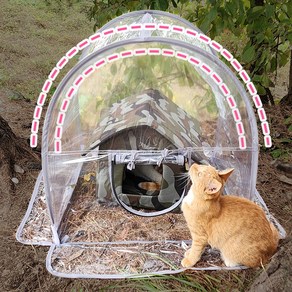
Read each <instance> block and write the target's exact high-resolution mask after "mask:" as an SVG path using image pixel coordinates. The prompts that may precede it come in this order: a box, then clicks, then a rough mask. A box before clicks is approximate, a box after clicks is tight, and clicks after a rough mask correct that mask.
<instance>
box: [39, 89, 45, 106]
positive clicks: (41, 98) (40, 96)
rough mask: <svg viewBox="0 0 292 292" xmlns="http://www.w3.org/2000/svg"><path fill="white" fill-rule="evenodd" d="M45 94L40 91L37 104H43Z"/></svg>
mask: <svg viewBox="0 0 292 292" xmlns="http://www.w3.org/2000/svg"><path fill="white" fill-rule="evenodd" d="M46 98H47V95H46V94H45V93H44V92H41V93H40V95H39V98H38V101H37V104H38V105H40V106H43V105H44V104H45V101H46Z"/></svg>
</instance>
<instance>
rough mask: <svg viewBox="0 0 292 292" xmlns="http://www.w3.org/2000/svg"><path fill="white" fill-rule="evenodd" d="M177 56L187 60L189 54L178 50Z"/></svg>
mask: <svg viewBox="0 0 292 292" xmlns="http://www.w3.org/2000/svg"><path fill="white" fill-rule="evenodd" d="M176 56H177V57H178V58H179V59H183V60H185V59H187V58H188V55H187V54H184V53H182V52H177V53H176Z"/></svg>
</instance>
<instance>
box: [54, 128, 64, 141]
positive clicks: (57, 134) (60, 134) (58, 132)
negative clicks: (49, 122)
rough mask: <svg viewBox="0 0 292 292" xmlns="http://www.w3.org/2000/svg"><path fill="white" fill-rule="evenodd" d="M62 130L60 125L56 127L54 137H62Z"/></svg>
mask: <svg viewBox="0 0 292 292" xmlns="http://www.w3.org/2000/svg"><path fill="white" fill-rule="evenodd" d="M62 131H63V128H62V127H61V126H57V127H56V131H55V138H56V139H61V138H62Z"/></svg>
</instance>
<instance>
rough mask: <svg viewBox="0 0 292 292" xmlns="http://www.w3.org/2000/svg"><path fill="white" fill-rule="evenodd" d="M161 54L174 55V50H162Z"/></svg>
mask: <svg viewBox="0 0 292 292" xmlns="http://www.w3.org/2000/svg"><path fill="white" fill-rule="evenodd" d="M162 55H164V56H174V51H173V50H165V49H164V50H162Z"/></svg>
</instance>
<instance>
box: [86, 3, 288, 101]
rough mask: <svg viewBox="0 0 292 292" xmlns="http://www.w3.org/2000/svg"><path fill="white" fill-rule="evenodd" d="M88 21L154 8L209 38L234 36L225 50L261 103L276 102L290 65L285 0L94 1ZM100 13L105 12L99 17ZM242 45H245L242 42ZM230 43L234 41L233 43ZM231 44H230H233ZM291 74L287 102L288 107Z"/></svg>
mask: <svg viewBox="0 0 292 292" xmlns="http://www.w3.org/2000/svg"><path fill="white" fill-rule="evenodd" d="M93 3H94V5H93V6H92V7H91V9H90V13H89V17H90V19H93V20H94V21H95V27H100V26H102V25H103V24H105V23H106V22H107V21H109V20H111V19H113V18H114V17H116V16H119V15H121V14H123V13H125V12H128V11H133V10H141V9H158V10H164V11H169V12H174V13H176V14H179V15H181V16H182V17H184V18H186V19H187V20H189V21H190V22H193V23H194V24H195V25H196V26H198V27H199V28H200V29H201V30H202V31H203V32H204V33H206V34H208V35H209V36H210V37H211V38H212V39H218V38H219V39H222V37H224V35H226V34H229V35H232V37H233V38H235V39H236V40H237V42H238V43H239V44H240V45H237V46H236V48H235V50H234V47H233V46H228V43H227V44H226V46H227V48H228V49H230V51H231V52H232V53H233V54H235V57H236V58H237V59H238V60H239V62H240V63H241V64H243V65H244V68H245V69H248V70H249V72H250V75H251V77H252V80H253V82H254V83H255V85H256V88H257V90H258V92H259V94H260V95H261V97H262V98H263V101H264V102H267V101H270V103H272V104H274V99H273V96H272V94H271V91H270V89H269V88H270V87H273V86H274V83H273V80H272V77H274V76H275V74H276V73H277V69H278V68H280V67H283V66H285V65H286V64H287V62H288V61H289V55H290V51H291V48H290V46H291V42H292V20H291V15H292V4H291V1H289V0H283V1H277V0H266V1H264V0H251V1H249V0H241V1H232V0H207V1H201V0H194V1H187V0H144V1H134V0H132V1H124V0H117V1H116V0H115V1H110V0H95V1H93ZM100 11H103V13H100ZM243 42H244V45H242V43H243ZM233 44H234V43H233ZM233 44H232V43H229V45H233ZM291 78H292V72H290V87H289V92H288V96H287V98H288V99H289V101H290V103H292V101H291V99H292V97H291V96H292V84H291V83H292V81H291Z"/></svg>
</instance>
